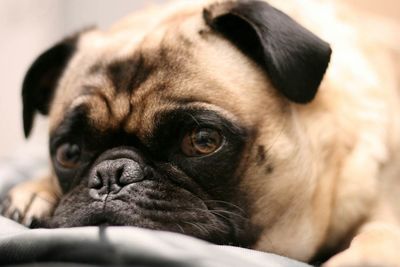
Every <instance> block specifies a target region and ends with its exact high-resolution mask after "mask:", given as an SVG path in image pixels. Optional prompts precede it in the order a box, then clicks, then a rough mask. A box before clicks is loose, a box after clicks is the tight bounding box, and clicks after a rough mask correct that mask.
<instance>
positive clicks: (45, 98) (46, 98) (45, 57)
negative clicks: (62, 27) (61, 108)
mask: <svg viewBox="0 0 400 267" xmlns="http://www.w3.org/2000/svg"><path fill="white" fill-rule="evenodd" d="M78 37H79V34H76V35H74V36H71V37H68V38H66V39H64V40H63V41H61V42H59V43H58V44H56V45H54V46H53V47H51V48H50V49H48V50H46V51H45V52H43V53H42V54H41V55H40V56H39V57H38V58H37V59H36V60H35V61H34V62H33V64H32V65H31V67H30V68H29V70H28V72H27V74H26V75H25V78H24V82H23V85H22V102H23V122H24V133H25V137H28V136H29V133H30V132H31V129H32V125H33V119H34V116H35V113H36V111H39V112H40V113H42V114H43V115H47V114H48V112H49V106H50V103H51V100H52V97H53V95H54V91H55V88H56V87H57V83H58V80H59V78H60V77H61V75H62V73H63V71H64V68H65V67H66V65H67V63H68V61H69V59H70V58H71V57H72V55H73V54H74V51H75V49H76V44H77V41H78Z"/></svg>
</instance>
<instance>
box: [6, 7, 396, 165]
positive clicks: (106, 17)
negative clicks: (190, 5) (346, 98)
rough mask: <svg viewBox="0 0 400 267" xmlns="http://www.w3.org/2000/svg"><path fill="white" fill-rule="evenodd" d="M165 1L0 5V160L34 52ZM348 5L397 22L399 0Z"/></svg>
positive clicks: (17, 130)
mask: <svg viewBox="0 0 400 267" xmlns="http://www.w3.org/2000/svg"><path fill="white" fill-rule="evenodd" d="M166 1H167V0H150V1H149V0H68V1H65V0H18V1H16V0H0V36H1V39H2V41H1V42H0V59H1V60H0V77H1V78H0V79H1V80H0V81H1V87H0V131H1V132H0V158H2V157H4V156H7V155H10V154H13V153H14V150H16V149H17V148H18V147H21V145H22V144H23V143H24V142H25V141H24V138H23V131H22V121H21V103H20V88H21V83H22V80H23V77H24V74H25V71H26V70H27V68H28V67H29V65H30V63H32V61H33V60H34V59H35V58H36V56H37V55H38V54H39V53H41V52H42V51H44V50H45V49H46V48H47V47H49V46H50V45H52V44H53V43H55V42H56V41H57V40H59V39H61V38H62V37H63V36H65V35H67V34H70V33H72V32H75V31H77V30H79V29H81V28H83V27H85V26H90V25H97V26H99V27H101V28H104V27H107V26H108V25H110V24H111V23H112V22H114V21H116V20H117V19H118V18H120V17H122V16H124V15H127V14H129V13H130V12H132V11H134V10H135V9H138V8H141V7H144V6H146V5H152V4H157V3H162V2H166ZM187 1H190V0H187ZM321 1H322V0H321ZM348 2H352V3H353V4H355V5H358V6H359V7H360V8H361V9H365V10H369V11H373V12H375V13H377V14H379V15H383V16H387V17H390V18H394V19H398V20H399V21H400V1H399V0H348ZM399 34H400V33H399ZM44 128H46V124H45V122H44V121H43V120H39V121H38V120H36V124H35V127H34V132H33V139H34V140H35V139H36V140H35V142H43V143H44V145H43V149H47V145H46V139H45V137H44V135H40V134H38V131H39V132H40V131H41V130H42V131H41V132H43V130H44ZM44 131H45V130H44ZM37 139H39V140H37ZM28 145H29V144H28Z"/></svg>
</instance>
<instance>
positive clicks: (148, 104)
mask: <svg viewBox="0 0 400 267" xmlns="http://www.w3.org/2000/svg"><path fill="white" fill-rule="evenodd" d="M134 22H135V21H134ZM136 22H137V21H136ZM130 23H131V24H129V23H128V26H126V25H125V26H124V27H122V26H118V27H116V29H117V30H115V32H113V31H110V32H98V31H95V32H89V33H88V34H86V35H85V36H83V37H82V38H81V40H80V44H79V49H78V52H77V54H76V55H75V56H74V57H73V58H72V60H71V62H70V63H69V65H68V68H67V70H66V72H65V74H64V76H63V77H62V79H61V81H60V84H59V88H58V90H57V92H56V95H55V99H54V101H53V106H52V108H51V114H50V120H51V128H52V129H51V130H54V129H55V128H56V127H57V126H58V125H59V124H60V123H61V122H62V119H63V117H64V115H65V114H66V113H68V112H71V111H72V110H74V109H76V108H79V107H85V110H86V113H87V116H88V118H89V121H90V122H91V124H92V125H93V126H94V127H96V128H98V129H100V130H108V129H116V128H119V129H123V130H124V131H125V132H128V133H135V134H139V135H140V134H142V135H145V133H146V132H151V130H152V129H153V128H154V125H153V123H154V121H155V119H154V117H155V116H157V114H160V113H163V112H166V111H168V110H174V109H178V108H182V107H185V108H196V109H211V110H215V111H217V112H219V113H223V114H226V116H228V117H237V118H239V119H240V120H241V121H246V120H250V119H252V118H246V116H251V114H255V113H256V110H257V109H259V107H258V104H257V103H261V104H262V105H263V106H265V105H266V106H269V107H272V106H273V105H268V101H267V102H265V101H263V99H261V98H262V95H265V92H266V90H265V88H266V87H267V86H268V84H269V83H268V81H266V80H265V77H264V75H262V74H260V72H259V71H258V70H257V68H256V67H253V65H254V64H253V63H252V62H250V61H249V60H248V59H247V58H245V57H244V56H243V55H241V54H240V52H238V51H237V50H236V49H234V48H233V47H232V45H231V44H230V43H229V42H227V41H224V40H222V39H221V38H219V37H218V36H216V35H214V34H213V33H212V32H211V30H210V29H209V28H207V27H206V25H205V23H204V21H203V18H202V12H201V9H198V10H196V11H193V10H192V11H190V12H189V11H187V12H184V13H179V15H174V16H169V17H166V18H164V19H163V21H162V23H159V24H157V25H152V27H149V29H147V31H144V32H145V33H143V29H142V30H140V29H139V28H140V27H139V28H138V25H137V23H133V24H132V21H131V22H130ZM122 24H123V23H122ZM139 26H140V25H139ZM121 27H122V28H121ZM221 52H222V53H221ZM243 91H246V93H245V94H243ZM252 108H253V109H254V111H252V110H245V109H252Z"/></svg>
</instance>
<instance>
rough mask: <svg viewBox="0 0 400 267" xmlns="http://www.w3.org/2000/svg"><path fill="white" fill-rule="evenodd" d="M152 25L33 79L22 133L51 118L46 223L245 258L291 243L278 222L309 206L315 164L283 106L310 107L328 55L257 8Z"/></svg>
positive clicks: (86, 47)
mask: <svg viewBox="0 0 400 267" xmlns="http://www.w3.org/2000/svg"><path fill="white" fill-rule="evenodd" d="M150 17H151V18H152V19H150ZM154 20H155V19H154V17H153V16H152V15H149V21H148V24H143V18H137V19H135V18H133V19H130V20H127V21H125V22H123V23H121V24H120V25H118V26H116V27H114V28H113V29H111V30H110V31H108V32H100V31H98V30H88V31H84V32H82V33H80V34H78V35H76V36H73V37H71V38H68V39H66V40H64V41H63V42H61V43H59V44H58V45H56V46H55V47H53V48H52V49H50V50H48V51H46V52H45V53H44V54H42V56H40V57H39V58H38V60H37V61H36V62H35V63H34V64H33V66H32V67H31V69H30V70H29V72H28V74H27V76H26V79H25V82H24V89H23V97H24V125H25V133H26V135H29V131H30V129H31V127H32V122H33V116H34V113H35V111H40V112H41V113H43V114H49V116H50V122H51V131H50V154H51V161H52V166H53V170H54V174H55V177H56V179H57V184H58V185H59V186H60V188H61V191H62V195H63V196H62V197H61V201H60V203H59V204H58V206H57V208H56V209H55V211H54V214H53V216H52V217H51V218H50V219H49V221H48V222H47V224H48V225H49V226H51V227H70V226H83V225H103V224H104V225H132V226H140V227H145V228H150V229H160V230H168V231H175V232H181V233H184V234H188V235H192V236H196V237H199V238H202V239H205V240H209V241H212V242H215V243H220V244H235V245H241V246H249V247H250V246H258V247H267V246H268V241H265V239H263V238H262V236H264V235H266V234H267V235H269V236H270V238H279V235H280V234H283V233H282V232H280V230H279V229H285V228H286V231H287V232H286V233H284V234H285V235H287V234H288V235H292V236H293V242H297V241H298V240H297V239H296V238H297V237H296V234H295V233H293V232H292V230H290V229H287V227H288V224H287V221H286V220H287V218H288V217H290V216H292V215H288V214H290V213H292V214H294V213H293V210H299V209H303V208H305V207H307V209H308V205H310V203H309V202H308V200H309V198H310V197H311V195H312V192H309V191H310V190H309V184H308V181H307V175H308V173H307V172H309V171H311V168H308V167H309V166H311V164H312V163H311V162H310V161H311V160H310V159H309V157H308V155H307V153H308V152H307V151H308V150H307V149H300V148H301V147H302V146H304V141H301V139H302V138H303V137H302V136H301V135H299V134H298V130H297V127H298V126H297V125H296V122H295V120H294V119H293V114H292V112H291V105H294V103H306V102H309V101H311V100H312V99H313V98H314V96H315V94H316V92H317V88H318V86H319V84H320V82H321V80H322V77H323V74H324V72H325V70H326V68H327V65H328V62H329V57H330V48H329V46H328V45H327V44H326V43H325V42H323V41H322V40H320V39H319V38H318V37H316V36H314V35H313V34H312V33H310V32H308V31H307V30H305V29H304V28H302V27H301V26H300V25H298V24H297V23H296V22H294V21H293V20H292V19H290V18H289V17H287V16H286V15H284V14H283V13H281V12H280V11H278V10H276V9H274V8H272V7H271V6H269V5H268V4H266V3H264V2H258V1H254V2H253V1H238V2H227V3H223V4H216V5H210V6H206V7H205V8H203V7H200V6H197V5H192V6H190V7H186V8H184V9H182V10H180V11H177V12H175V13H172V15H171V14H170V15H168V16H166V17H165V18H162V19H158V22H157V23H154ZM144 21H146V20H144ZM300 161H301V164H302V165H303V166H305V167H302V168H298V167H297V165H298V164H299V162H300ZM296 216H297V215H296ZM292 217H293V216H292ZM283 218H285V219H283ZM296 220H297V221H302V220H303V217H301V218H295V219H294V221H296ZM302 223H303V222H302ZM285 224H286V226H285ZM304 225H305V226H304ZM307 227H308V226H307V222H305V223H304V224H303V225H302V226H301V227H300V231H301V230H304V229H306V228H307ZM307 229H308V228H307ZM298 230H299V229H297V230H296V231H298ZM292 233H293V234H292ZM311 234H313V233H311ZM311 234H310V235H311ZM306 238H308V237H306ZM311 238H313V237H311ZM294 245H296V246H298V245H300V246H301V244H294Z"/></svg>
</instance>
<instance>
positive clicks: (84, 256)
mask: <svg viewBox="0 0 400 267" xmlns="http://www.w3.org/2000/svg"><path fill="white" fill-rule="evenodd" d="M27 263H35V264H36V266H44V265H45V264H48V265H49V266H54V264H57V266H77V265H79V266H80V265H82V266H83V265H85V266H143V267H144V266H146V267H155V266H165V267H168V266H171V267H172V266H177V267H178V266H179V267H180V266H182V267H183V266H185V267H206V266H207V267H214V266H215V267H236V266H237V267H258V266H259V267H261V266H270V267H275V266H276V267H307V266H308V265H306V264H302V263H299V262H296V261H293V260H290V259H287V258H284V257H281V256H277V255H273V254H269V253H263V252H258V251H254V250H249V249H243V248H237V247H229V246H217V245H212V244H209V243H206V242H204V241H201V240H198V239H195V238H192V237H189V236H184V235H181V234H176V233H169V232H161V231H152V230H146V229H140V228H135V227H81V228H68V229H27V228H25V227H23V226H21V225H19V224H17V223H15V222H12V221H10V220H8V219H5V218H1V217H0V265H13V264H27ZM25 266H26V265H25Z"/></svg>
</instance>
